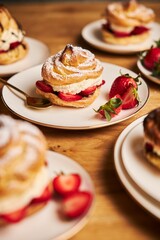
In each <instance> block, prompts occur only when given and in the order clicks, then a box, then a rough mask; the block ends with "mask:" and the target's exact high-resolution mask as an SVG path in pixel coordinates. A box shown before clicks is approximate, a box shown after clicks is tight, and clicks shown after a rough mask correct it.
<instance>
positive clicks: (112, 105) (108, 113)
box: [96, 94, 122, 121]
mask: <svg viewBox="0 0 160 240" xmlns="http://www.w3.org/2000/svg"><path fill="white" fill-rule="evenodd" d="M121 110H122V99H121V96H120V95H118V94H117V95H116V96H114V97H113V98H110V100H109V101H108V102H106V103H105V104H104V105H102V106H100V107H99V109H98V110H96V112H98V113H100V114H101V115H102V116H103V117H105V118H106V119H107V120H108V121H110V120H111V118H113V117H115V116H116V115H118V114H119V113H120V111H121Z"/></svg>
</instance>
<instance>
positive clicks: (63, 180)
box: [53, 173, 81, 196]
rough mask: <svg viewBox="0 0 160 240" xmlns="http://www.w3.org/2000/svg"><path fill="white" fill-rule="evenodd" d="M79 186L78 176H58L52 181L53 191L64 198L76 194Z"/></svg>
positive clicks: (74, 174) (79, 178) (79, 179)
mask: <svg viewBox="0 0 160 240" xmlns="http://www.w3.org/2000/svg"><path fill="white" fill-rule="evenodd" d="M80 184H81V177H80V175H79V174H76V173H72V174H60V175H58V176H56V177H55V178H54V179H53V189H54V191H55V192H56V193H58V194H59V195H60V196H66V195H69V194H72V193H74V192H77V191H78V189H79V186H80Z"/></svg>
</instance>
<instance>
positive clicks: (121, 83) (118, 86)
mask: <svg viewBox="0 0 160 240" xmlns="http://www.w3.org/2000/svg"><path fill="white" fill-rule="evenodd" d="M139 84H141V82H140V80H139V75H138V76H137V77H136V78H133V77H131V76H130V75H129V74H124V75H121V76H118V77H117V78H116V79H115V80H114V81H113V83H112V86H111V89H110V91H109V98H112V97H114V96H115V95H117V94H119V95H120V96H122V95H123V94H124V92H125V91H126V90H127V89H128V88H129V87H130V86H133V87H134V88H136V89H137V88H138V85H139Z"/></svg>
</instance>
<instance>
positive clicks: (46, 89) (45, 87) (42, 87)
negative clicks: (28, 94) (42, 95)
mask: <svg viewBox="0 0 160 240" xmlns="http://www.w3.org/2000/svg"><path fill="white" fill-rule="evenodd" d="M36 87H37V88H38V89H40V90H41V91H43V92H48V93H49V92H50V93H52V92H53V89H52V87H51V86H50V85H49V84H47V83H45V81H44V80H39V81H37V82H36Z"/></svg>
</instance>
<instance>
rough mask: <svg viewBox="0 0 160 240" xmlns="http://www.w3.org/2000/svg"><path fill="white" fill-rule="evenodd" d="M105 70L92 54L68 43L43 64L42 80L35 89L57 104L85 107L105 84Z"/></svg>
mask: <svg viewBox="0 0 160 240" xmlns="http://www.w3.org/2000/svg"><path fill="white" fill-rule="evenodd" d="M102 72H103V67H102V65H101V63H100V61H99V60H98V59H96V58H95V55H94V54H93V53H91V52H90V51H88V50H86V49H83V48H81V47H75V46H72V45H71V44H67V45H66V47H65V48H64V49H63V50H62V51H60V52H58V53H57V54H55V55H53V56H51V57H49V58H48V59H47V60H46V62H45V63H44V64H43V66H42V78H43V80H40V81H37V82H36V92H37V93H38V94H40V95H42V96H43V97H44V98H48V99H49V100H50V101H51V102H52V103H53V104H54V105H59V106H66V107H75V108H83V107H86V106H88V105H90V104H91V103H92V102H93V101H94V100H95V99H96V98H97V97H98V95H99V92H100V87H101V85H102V84H104V80H102Z"/></svg>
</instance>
